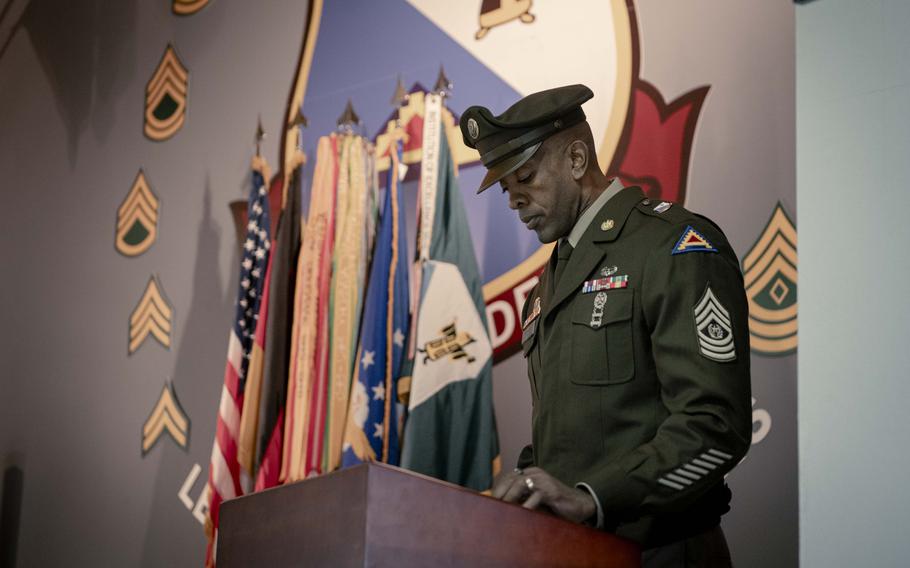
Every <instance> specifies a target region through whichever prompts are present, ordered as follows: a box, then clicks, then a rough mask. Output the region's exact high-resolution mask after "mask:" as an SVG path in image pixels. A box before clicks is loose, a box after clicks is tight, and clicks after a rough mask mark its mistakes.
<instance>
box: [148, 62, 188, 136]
mask: <svg viewBox="0 0 910 568" xmlns="http://www.w3.org/2000/svg"><path fill="white" fill-rule="evenodd" d="M188 83H189V71H188V70H187V69H186V67H184V66H183V63H181V62H180V58H178V57H177V52H176V51H174V47H173V46H172V45H168V46H167V49H165V50H164V55H163V56H162V57H161V62H160V63H159V64H158V68H157V69H155V73H154V74H153V75H152V78H151V79H149V82H148V84H146V86H145V127H144V132H145V135H146V136H147V137H149V138H150V139H152V140H155V141H159V142H160V141H162V140H167V139H168V138H170V137H171V136H173V135H174V134H175V133H176V132H177V131H178V130H180V127H181V126H183V122H184V119H185V118H186V98H187V85H188Z"/></svg>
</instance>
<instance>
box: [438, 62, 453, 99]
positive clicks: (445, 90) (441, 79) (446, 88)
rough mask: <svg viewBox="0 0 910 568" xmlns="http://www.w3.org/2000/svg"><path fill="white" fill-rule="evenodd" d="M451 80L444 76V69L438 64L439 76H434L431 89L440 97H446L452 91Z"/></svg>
mask: <svg viewBox="0 0 910 568" xmlns="http://www.w3.org/2000/svg"><path fill="white" fill-rule="evenodd" d="M453 86H454V85H452V81H449V78H448V77H446V70H445V69H444V68H443V66H442V65H441V64H440V65H439V76H438V77H437V78H436V84H435V85H434V86H433V91H434V92H436V93H438V94H439V95H440V96H441V97H447V96H449V95H450V94H451V93H452V87H453Z"/></svg>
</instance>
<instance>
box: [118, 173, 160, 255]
mask: <svg viewBox="0 0 910 568" xmlns="http://www.w3.org/2000/svg"><path fill="white" fill-rule="evenodd" d="M157 236H158V198H157V197H155V194H154V193H152V190H151V189H150V188H149V186H148V183H147V182H146V181H145V174H143V173H142V170H139V174H138V175H136V181H134V182H133V187H132V188H131V189H130V192H129V193H128V194H127V195H126V199H124V200H123V203H122V204H121V205H120V208H119V209H118V210H117V238H116V240H115V241H114V246H115V247H116V249H117V251H118V252H119V253H120V254H122V255H124V256H139V255H140V254H142V253H144V252H145V251H147V250H148V249H149V248H150V247H151V246H152V244H154V243H155V237H157Z"/></svg>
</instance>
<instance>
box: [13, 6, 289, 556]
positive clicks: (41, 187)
mask: <svg viewBox="0 0 910 568" xmlns="http://www.w3.org/2000/svg"><path fill="white" fill-rule="evenodd" d="M305 9H306V4H305V2H301V1H299V0H281V1H278V0H270V1H269V2H244V1H242V0H213V1H212V2H211V3H210V5H209V6H208V7H206V8H205V9H204V10H203V11H201V12H199V13H198V14H196V15H193V16H189V17H183V18H181V17H177V16H174V15H172V14H171V13H170V3H169V2H138V1H136V0H118V1H109V2H101V1H99V0H94V1H84V2H54V1H52V0H32V2H31V3H30V5H29V7H28V9H27V11H26V14H25V17H24V19H23V21H22V27H21V28H20V29H19V31H17V32H16V33H15V35H14V36H13V39H12V42H11V43H10V45H9V47H8V49H7V51H6V52H5V54H4V55H3V58H2V59H0V125H2V128H0V172H2V183H0V186H2V192H3V193H2V196H3V212H4V222H3V223H2V230H3V240H2V242H3V249H4V254H3V258H4V268H3V275H4V278H2V286H3V289H2V293H0V297H2V298H3V308H2V309H3V314H4V315H3V318H4V319H3V323H4V325H3V336H2V341H0V345H3V350H4V351H3V359H2V360H3V361H4V367H5V370H4V372H3V373H2V376H3V382H4V385H3V387H4V388H3V391H2V394H0V404H2V405H3V407H2V408H0V411H2V412H0V420H2V422H0V444H2V445H0V456H2V457H4V459H15V460H18V461H19V462H21V463H22V465H23V466H24V471H25V478H24V488H25V489H24V499H23V516H22V530H21V534H20V551H19V552H20V554H19V560H20V563H19V565H20V566H53V565H69V566H177V565H182V566H199V565H201V563H202V560H203V555H204V537H203V532H202V527H201V526H200V525H199V523H198V522H197V521H196V519H195V518H193V516H192V514H191V513H190V512H189V511H188V510H187V509H186V507H185V506H184V505H183V504H182V503H181V501H180V500H179V499H178V497H177V491H178V490H179V488H180V486H181V484H182V483H183V481H184V479H185V477H186V476H187V474H188V473H189V472H190V470H191V468H192V466H193V464H195V463H198V464H200V465H201V466H202V467H203V468H204V470H205V472H207V471H208V463H209V455H210V452H211V447H212V439H213V436H214V426H215V409H216V405H217V402H216V401H217V400H218V396H219V393H220V390H221V377H222V376H223V370H224V361H225V350H226V346H227V333H228V324H229V321H230V318H231V304H232V302H233V300H232V296H233V295H234V294H235V286H236V283H235V281H234V280H235V277H234V276H233V275H234V274H236V270H237V269H236V263H237V260H236V255H235V252H234V251H235V236H234V229H233V222H232V220H231V217H230V213H229V211H228V208H227V205H226V204H227V203H228V202H229V201H231V200H234V199H237V198H240V197H244V193H245V192H246V191H247V190H248V189H247V188H248V175H249V174H248V172H249V161H250V158H251V156H252V153H253V151H254V148H253V134H254V130H255V128H256V119H257V113H261V114H262V122H263V125H264V127H265V129H266V130H267V131H269V132H270V133H273V135H272V136H271V137H269V138H268V139H267V140H266V143H265V144H264V146H263V154H264V155H266V156H268V157H270V158H272V159H273V160H274V157H275V156H277V155H278V148H277V142H278V136H277V135H276V134H275V133H277V132H278V130H279V125H280V124H281V123H282V117H283V114H284V112H285V106H286V102H287V93H288V89H289V85H290V80H291V77H292V75H293V74H294V71H295V67H296V63H297V55H298V52H299V46H300V39H301V36H302V30H303V26H304V24H305V22H304V16H305ZM168 42H173V43H174V44H175V45H176V49H177V51H178V53H179V55H180V57H181V58H182V60H183V63H184V65H185V66H186V67H187V68H188V69H189V71H190V79H189V82H190V85H189V110H188V114H187V122H186V124H185V125H184V126H183V128H182V130H180V131H179V132H178V133H177V134H176V135H175V136H174V137H173V138H171V139H170V140H168V141H166V142H161V143H159V142H152V141H149V140H147V139H146V138H145V137H144V136H143V134H142V116H143V111H144V108H143V105H144V102H143V101H144V90H145V84H146V82H147V81H148V79H149V78H150V77H151V74H152V72H153V71H154V69H155V67H156V66H157V64H158V61H159V59H160V58H161V55H162V53H163V52H164V48H165V46H166V45H167V43H168ZM140 167H141V168H144V169H145V172H146V175H147V178H148V180H149V182H150V184H151V186H152V189H153V191H154V192H155V193H156V194H157V195H158V197H159V198H160V199H161V216H160V223H159V231H160V232H159V237H158V241H157V242H156V243H155V245H154V246H153V247H152V248H151V249H150V250H149V251H148V252H146V253H145V254H144V255H142V256H139V257H137V258H126V257H123V256H121V255H120V254H118V253H117V252H116V251H115V249H114V226H115V225H114V224H115V219H116V211H117V207H118V206H119V204H120V202H121V201H122V200H123V198H124V196H125V195H126V193H127V191H128V190H129V188H130V186H131V184H132V183H133V179H134V177H135V176H136V172H137V170H138V169H139V168H140ZM153 273H154V274H157V275H158V276H159V278H160V281H161V283H162V286H163V289H164V293H165V294H166V295H167V297H168V299H169V300H170V302H171V304H172V305H173V307H174V309H175V313H176V316H175V326H174V334H173V346H172V348H171V350H170V351H167V350H165V349H163V348H162V347H161V346H159V345H158V344H157V343H155V342H154V340H148V341H147V342H146V343H145V345H143V347H142V348H141V349H140V350H139V351H138V352H137V353H135V354H134V355H133V356H127V343H126V342H127V320H128V317H129V314H130V312H131V311H132V309H133V308H134V306H135V305H136V303H137V302H138V300H139V298H140V296H141V295H142V292H143V289H144V287H145V284H146V282H147V280H148V278H149V275H151V274H153ZM167 379H172V380H173V381H174V385H175V389H176V392H177V396H178V398H179V400H180V403H181V404H182V405H183V408H184V409H185V410H186V412H187V414H188V416H189V418H190V420H191V431H190V445H189V449H188V452H184V451H182V450H180V449H179V448H177V446H176V445H175V444H174V443H173V442H172V441H171V440H170V439H168V438H167V437H166V436H165V437H164V439H162V440H161V441H160V442H159V443H158V446H157V447H155V448H154V449H153V450H152V451H151V452H150V453H149V454H148V455H147V457H145V458H141V457H140V455H141V454H140V446H139V444H140V431H141V427H142V423H143V422H144V421H145V419H146V417H147V416H148V414H149V413H150V412H151V410H152V407H153V406H154V404H155V402H156V400H157V398H158V396H159V394H160V392H161V389H162V386H163V384H164V381H165V380H167ZM7 383H9V385H7ZM12 452H17V453H18V454H19V455H18V457H17V456H13V457H12V458H10V457H8V456H10V455H11V453H12ZM202 483H203V481H202V479H201V478H200V479H199V480H197V482H196V483H195V485H194V486H193V488H192V490H191V492H190V495H191V497H192V498H193V499H195V498H196V497H197V496H198V494H199V491H200V490H201V488H202Z"/></svg>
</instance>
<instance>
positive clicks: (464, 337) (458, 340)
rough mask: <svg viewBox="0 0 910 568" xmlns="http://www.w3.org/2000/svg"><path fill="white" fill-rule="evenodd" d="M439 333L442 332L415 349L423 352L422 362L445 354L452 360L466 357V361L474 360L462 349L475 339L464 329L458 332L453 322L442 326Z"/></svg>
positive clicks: (439, 357) (436, 359)
mask: <svg viewBox="0 0 910 568" xmlns="http://www.w3.org/2000/svg"><path fill="white" fill-rule="evenodd" d="M440 333H442V337H437V338H436V339H432V340H430V341H427V342H426V344H424V346H423V349H417V350H418V351H420V352H421V353H423V354H424V357H423V362H424V363H427V361H438V360H439V359H442V358H443V357H446V356H448V357H450V358H451V359H453V360H457V359H463V358H465V357H467V360H468V363H473V362H474V357H472V356H471V355H470V354H469V353H468V352H467V351H465V349H464V348H465V347H467V346H468V345H470V344H472V343H474V342H475V341H477V340H476V339H474V338H473V337H471V334H469V333H467V332H464V331H462V332H459V331H458V330H457V329H456V328H455V322H452V323H451V324H450V325H447V326H446V327H444V328H442V330H441V331H440Z"/></svg>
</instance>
